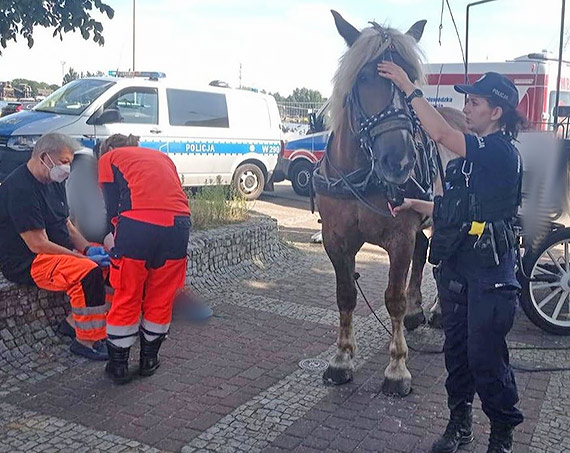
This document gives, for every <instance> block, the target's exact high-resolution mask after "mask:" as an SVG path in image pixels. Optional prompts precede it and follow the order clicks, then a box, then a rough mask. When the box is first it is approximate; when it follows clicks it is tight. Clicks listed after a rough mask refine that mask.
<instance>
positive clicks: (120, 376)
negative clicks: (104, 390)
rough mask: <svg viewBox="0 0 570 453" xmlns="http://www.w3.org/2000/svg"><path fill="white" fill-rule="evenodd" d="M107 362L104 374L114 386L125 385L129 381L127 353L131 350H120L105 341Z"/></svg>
mask: <svg viewBox="0 0 570 453" xmlns="http://www.w3.org/2000/svg"><path fill="white" fill-rule="evenodd" d="M107 350H108V351H109V360H108V361H107V365H106V366H105V373H107V375H109V377H110V378H111V379H112V380H113V382H114V383H115V384H126V383H127V382H129V381H130V380H131V376H130V375H129V351H130V350H131V348H120V347H118V346H115V345H114V344H113V343H111V342H110V341H109V340H107Z"/></svg>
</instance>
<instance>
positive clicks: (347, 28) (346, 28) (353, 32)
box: [331, 9, 360, 47]
mask: <svg viewBox="0 0 570 453" xmlns="http://www.w3.org/2000/svg"><path fill="white" fill-rule="evenodd" d="M331 13H332V15H333V17H334V23H335V25H336V29H337V30H338V32H339V33H340V36H342V37H343V38H344V40H345V41H346V44H348V47H351V46H352V45H353V44H354V41H356V40H357V39H358V37H359V36H360V32H359V31H358V30H357V29H356V28H354V27H353V26H352V25H350V24H349V23H348V22H347V21H346V20H344V18H343V17H342V16H341V15H340V14H339V13H337V12H336V11H335V10H334V9H331Z"/></svg>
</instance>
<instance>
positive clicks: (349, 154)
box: [315, 11, 448, 396]
mask: <svg viewBox="0 0 570 453" xmlns="http://www.w3.org/2000/svg"><path fill="white" fill-rule="evenodd" d="M332 13H333V16H334V19H335V23H336V27H337V29H338V31H339V33H340V35H341V36H342V37H343V38H344V39H345V41H346V43H347V44H348V46H349V48H348V50H347V51H346V53H345V54H344V56H343V57H342V59H341V62H340V65H339V68H338V70H337V72H336V74H335V77H334V89H333V94H332V96H331V114H332V135H331V139H330V142H329V145H328V148H327V153H326V157H325V158H324V159H323V160H322V161H321V165H320V168H319V169H318V174H316V175H315V189H316V192H317V197H316V199H317V205H318V207H319V212H320V215H321V218H322V233H323V244H324V247H325V250H326V252H327V254H328V256H329V258H330V260H331V262H332V264H333V267H334V270H335V274H336V285H337V304H338V307H339V311H340V329H339V334H338V342H337V346H338V349H337V353H336V355H335V356H334V357H333V358H331V360H330V362H329V367H328V369H327V370H326V371H325V373H324V375H323V378H324V380H325V382H327V383H334V384H342V383H345V382H348V381H350V380H351V379H352V373H353V370H354V364H353V358H354V354H355V351H356V343H355V338H354V333H353V327H352V313H353V310H354V308H355V306H356V286H355V280H354V273H355V256H356V253H357V252H358V250H360V248H361V247H362V245H363V244H364V243H365V242H369V243H372V244H376V245H379V246H380V247H382V248H383V249H384V250H386V251H387V253H388V256H389V259H390V270H389V281H388V287H387V288H386V291H385V303H386V307H387V309H388V312H389V314H390V318H391V321H392V338H391V342H390V363H389V365H388V367H387V368H386V370H385V372H384V376H385V379H384V384H383V391H384V392H385V393H389V394H394V393H395V394H399V395H402V396H404V395H407V394H408V393H409V392H410V389H411V374H410V372H409V371H408V369H407V367H406V358H407V354H408V347H407V345H406V340H405V338H404V334H403V323H405V324H406V327H407V328H409V329H411V328H415V327H417V326H418V325H419V324H421V323H423V322H424V321H425V318H424V313H423V310H422V307H421V304H422V295H421V290H420V288H421V281H422V272H423V267H424V264H425V261H426V251H427V239H426V237H425V236H424V235H423V233H422V228H424V227H425V226H426V220H427V219H424V218H422V217H421V216H420V215H419V214H417V213H415V212H413V211H403V212H401V213H399V214H398V215H397V216H396V217H393V216H391V215H390V214H389V213H390V208H391V205H392V204H394V201H393V200H394V197H393V193H392V192H390V190H389V188H390V187H392V188H394V187H406V196H414V187H415V186H414V185H413V184H412V183H411V180H410V177H411V176H412V175H414V174H415V173H414V172H415V165H416V159H417V158H418V156H417V147H416V142H417V135H418V134H421V131H418V127H417V124H416V123H415V122H414V117H413V113H412V112H411V111H410V108H409V106H408V105H407V103H406V101H405V96H404V94H403V93H401V92H400V91H399V90H398V89H397V88H396V87H395V86H394V85H393V84H392V83H391V82H390V81H388V80H386V79H384V78H381V77H380V76H378V73H377V69H376V66H377V63H378V62H379V61H380V60H386V59H391V60H393V61H395V62H396V63H398V64H400V66H402V67H403V68H404V70H405V71H406V72H407V73H408V75H409V76H410V79H411V80H421V79H422V78H423V75H422V63H421V58H420V54H419V52H418V48H417V42H418V41H419V39H420V38H421V36H422V34H423V29H424V26H425V23H426V21H419V22H417V23H415V24H414V25H413V26H412V27H411V28H410V30H409V31H408V32H407V33H405V34H403V33H401V32H399V31H397V30H394V29H391V28H387V27H381V26H379V25H378V24H376V23H372V27H370V28H366V29H364V30H362V31H358V30H357V29H356V28H354V27H353V26H352V25H350V24H349V23H348V22H346V21H345V20H344V19H343V18H342V17H341V16H340V14H338V13H337V12H336V11H332ZM445 160H448V159H445ZM416 168H417V167H416ZM362 169H370V171H366V170H365V171H362ZM361 174H362V175H364V176H363V177H362V178H360V179H359V177H358V176H359V175H361ZM319 175H321V176H320V177H321V178H324V179H325V180H326V181H329V182H330V181H336V183H337V184H336V185H337V186H338V183H343V184H344V185H345V186H348V185H350V186H352V188H350V191H351V192H352V194H353V195H354V197H353V198H350V197H344V198H342V197H338V194H333V193H332V189H331V191H329V190H319V188H318V187H317V177H319ZM361 179H364V182H362V181H360V180H361ZM351 181H352V183H353V184H352V183H351ZM357 181H360V182H362V184H361V185H360V186H359V188H358V189H356V190H355V186H356V185H357ZM332 186H335V184H332ZM332 186H331V187H332ZM382 187H383V188H384V190H382ZM321 189H322V188H321ZM416 190H417V189H416ZM355 191H356V192H357V193H356V194H355ZM412 257H413V264H412V270H411V276H410V281H409V284H408V286H407V287H406V280H407V276H408V271H409V268H410V263H412ZM404 316H405V318H404Z"/></svg>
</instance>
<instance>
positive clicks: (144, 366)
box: [139, 332, 166, 376]
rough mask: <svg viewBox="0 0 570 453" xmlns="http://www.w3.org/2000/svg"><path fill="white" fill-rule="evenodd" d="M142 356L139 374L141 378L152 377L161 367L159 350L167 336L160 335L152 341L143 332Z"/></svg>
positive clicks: (141, 335)
mask: <svg viewBox="0 0 570 453" xmlns="http://www.w3.org/2000/svg"><path fill="white" fill-rule="evenodd" d="M140 337H141V356H140V368H139V374H140V375H141V376H152V375H153V374H154V372H155V371H156V370H157V369H158V367H159V366H160V359H159V358H158V350H159V349H160V345H161V344H162V342H163V341H164V339H165V338H166V335H159V336H158V337H157V338H155V339H154V340H152V341H149V340H147V339H146V337H145V334H144V333H143V332H141V334H140Z"/></svg>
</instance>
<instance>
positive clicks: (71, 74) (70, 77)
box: [62, 68, 79, 86]
mask: <svg viewBox="0 0 570 453" xmlns="http://www.w3.org/2000/svg"><path fill="white" fill-rule="evenodd" d="M78 78H79V74H77V72H75V69H73V68H69V71H67V74H65V75H64V76H63V82H62V86H63V85H66V84H68V83H69V82H73V81H74V80H77V79H78Z"/></svg>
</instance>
